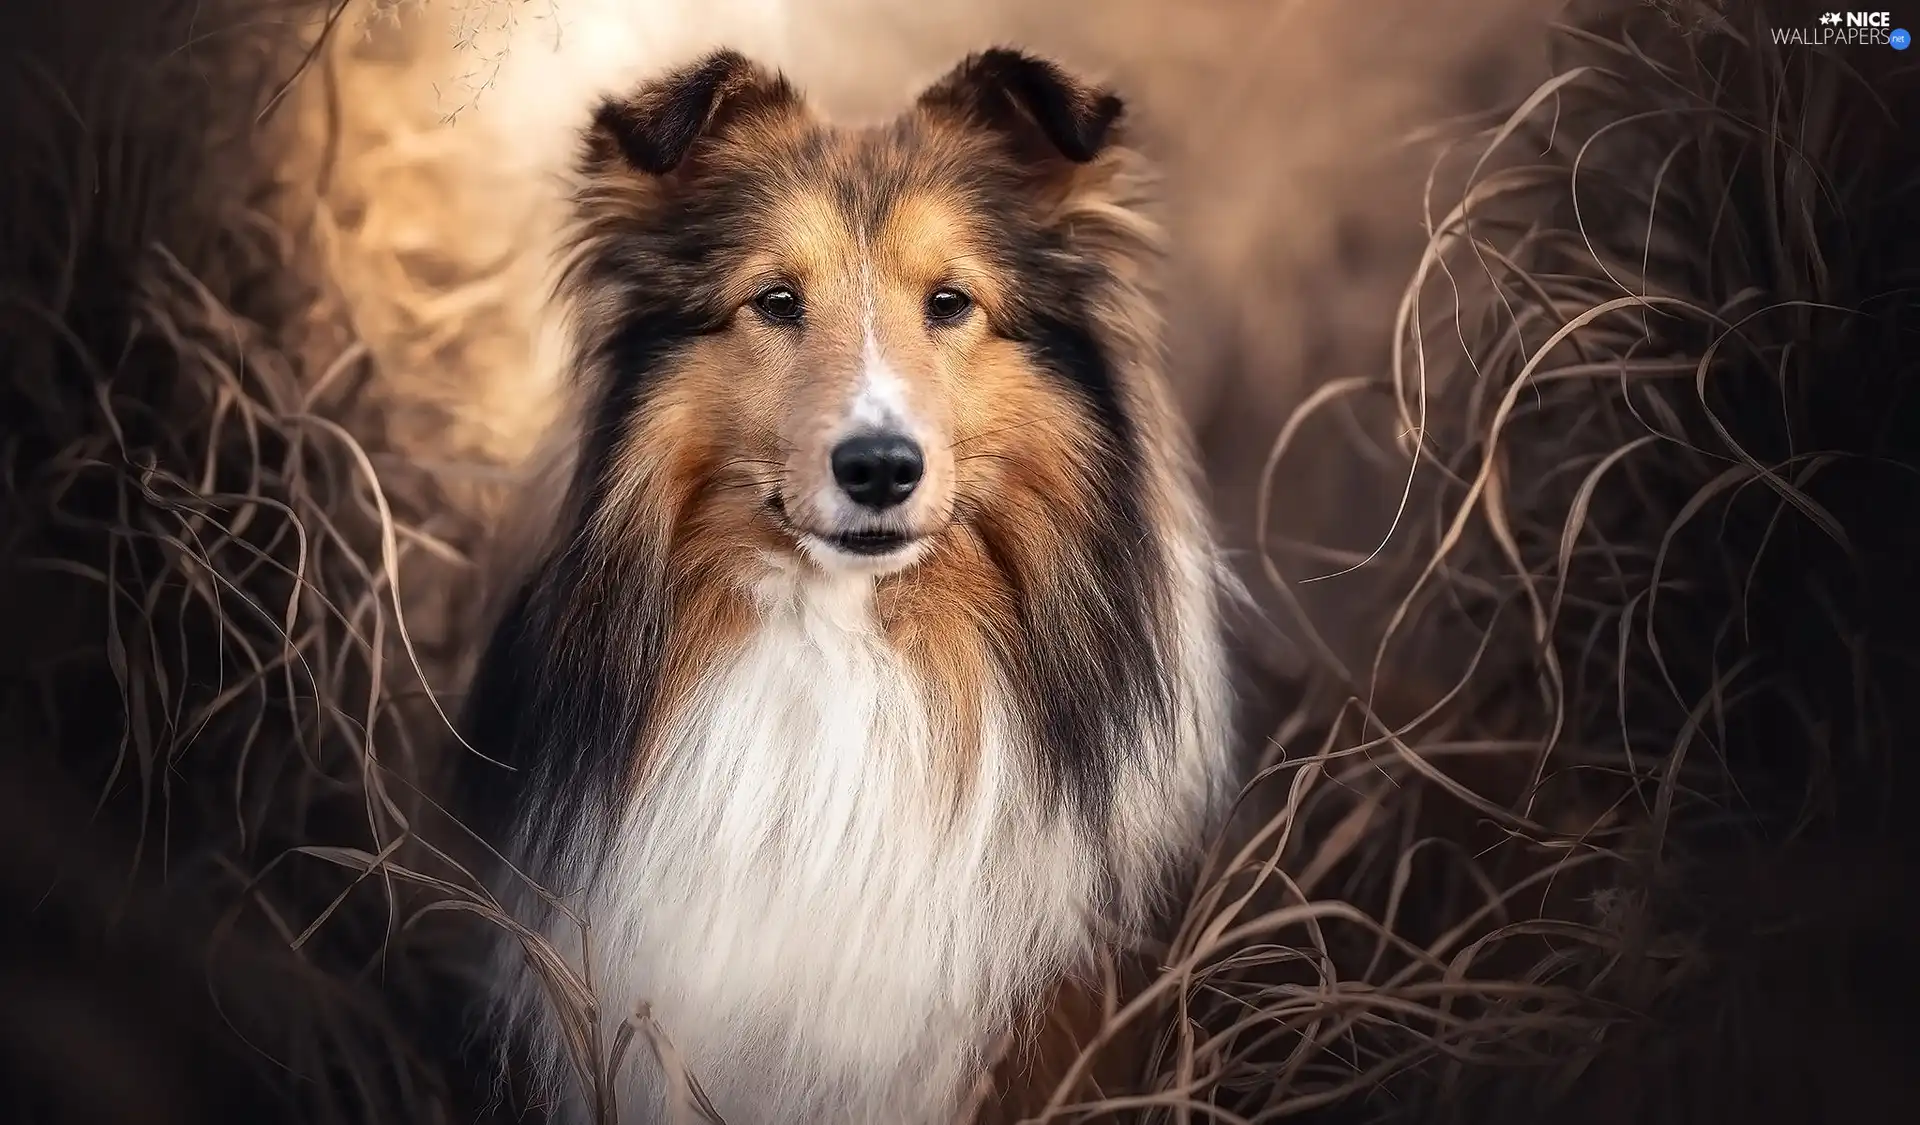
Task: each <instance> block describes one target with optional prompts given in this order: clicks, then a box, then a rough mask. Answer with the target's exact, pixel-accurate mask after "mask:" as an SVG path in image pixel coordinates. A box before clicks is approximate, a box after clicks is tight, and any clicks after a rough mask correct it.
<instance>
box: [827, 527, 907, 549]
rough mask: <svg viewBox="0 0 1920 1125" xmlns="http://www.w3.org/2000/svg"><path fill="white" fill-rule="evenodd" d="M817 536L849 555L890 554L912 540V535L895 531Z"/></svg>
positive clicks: (850, 532) (847, 532)
mask: <svg viewBox="0 0 1920 1125" xmlns="http://www.w3.org/2000/svg"><path fill="white" fill-rule="evenodd" d="M819 538H821V539H824V540H826V541H827V542H829V543H831V544H833V545H834V546H835V547H838V548H840V549H841V550H842V551H845V552H847V553H848V554H850V555H890V554H892V553H893V552H895V551H898V550H900V549H901V548H902V547H905V546H906V545H907V544H909V543H911V542H913V539H912V537H910V536H906V535H902V534H900V533H899V532H897V531H843V532H841V533H840V534H838V535H822V536H819Z"/></svg>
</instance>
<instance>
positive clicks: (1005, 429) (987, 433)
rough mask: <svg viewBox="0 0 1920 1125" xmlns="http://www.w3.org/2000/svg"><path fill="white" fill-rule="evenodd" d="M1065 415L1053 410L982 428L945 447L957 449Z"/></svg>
mask: <svg viewBox="0 0 1920 1125" xmlns="http://www.w3.org/2000/svg"><path fill="white" fill-rule="evenodd" d="M1065 416H1066V411H1064V410H1062V411H1055V412H1054V413H1052V414H1044V415H1040V416H1038V417H1034V418H1027V419H1024V420H1022V421H1019V422H1014V423H1012V424H1010V425H1006V426H997V427H995V428H994V429H991V430H983V431H981V432H980V433H977V434H968V435H967V436H966V437H963V438H958V439H955V440H954V442H953V443H952V444H951V445H949V446H947V448H948V449H958V448H960V447H961V446H963V445H966V444H968V443H969V442H975V441H980V440H981V439H983V438H990V437H993V436H994V435H996V434H1004V433H1010V432H1012V431H1014V430H1018V429H1023V428H1025V427H1027V426H1035V425H1039V424H1040V423H1042V422H1057V421H1059V420H1060V419H1061V418H1063V417H1065Z"/></svg>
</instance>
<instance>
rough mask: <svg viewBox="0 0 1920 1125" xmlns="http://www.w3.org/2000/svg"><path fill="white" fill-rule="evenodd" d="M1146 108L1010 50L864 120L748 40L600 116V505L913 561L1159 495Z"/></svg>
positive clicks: (759, 538) (587, 297)
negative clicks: (1133, 141) (803, 85)
mask: <svg viewBox="0 0 1920 1125" xmlns="http://www.w3.org/2000/svg"><path fill="white" fill-rule="evenodd" d="M1121 117H1122V105H1121V102H1120V100H1119V99H1118V98H1117V97H1115V96H1114V95H1113V94H1112V93H1109V92H1107V91H1104V90H1102V89H1099V88H1096V87H1094V86H1091V85H1089V84H1087V83H1085V82H1082V81H1080V80H1078V79H1076V78H1074V77H1072V76H1070V75H1069V74H1067V73H1066V72H1064V71H1063V70H1061V69H1060V68H1059V67H1057V66H1055V65H1054V64H1052V63H1050V62H1047V61H1044V60H1041V59H1037V58H1034V57H1032V56H1029V55H1026V54H1022V53H1019V52H1015V51H1008V50H995V51H988V52H985V53H982V54H979V55H975V56H973V57H970V58H968V59H967V60H965V61H964V62H963V63H961V64H960V65H959V66H958V67H957V68H956V69H954V70H953V71H952V72H951V73H949V74H948V75H946V76H945V77H944V78H942V79H941V80H940V81H939V82H937V83H935V84H934V85H933V86H931V87H930V88H929V89H927V90H926V91H925V92H924V93H923V94H922V95H921V96H920V97H919V98H918V99H917V100H916V101H915V103H914V104H913V105H912V106H911V107H910V108H909V109H908V110H907V111H906V112H905V113H903V114H902V115H901V116H899V117H898V118H896V119H895V120H893V121H891V122H888V123H886V124H884V125H880V126H876V127H869V128H863V129H841V128H836V127H833V126H831V125H828V124H826V123H823V122H822V121H821V120H819V119H818V118H817V117H816V116H815V115H814V114H813V113H812V112H811V111H810V110H809V108H808V106H807V105H806V103H805V101H804V100H803V98H802V97H801V95H800V93H799V92H798V91H797V90H796V89H795V88H794V87H793V86H792V85H791V84H789V83H788V82H787V81H786V80H785V79H784V78H782V77H781V76H779V75H777V74H774V73H771V72H769V71H767V70H764V69H762V68H760V67H759V66H756V65H755V64H754V63H752V62H750V61H749V60H747V59H745V58H743V57H742V56H740V55H738V54H735V53H732V52H727V51H722V52H718V53H716V54H713V55H711V56H709V57H708V58H706V59H704V60H702V61H700V62H699V63H697V64H696V65H693V66H691V67H688V68H686V69H684V70H681V71H678V72H676V73H674V74H671V75H669V76H667V77H665V78H662V79H659V80H657V81H654V82H651V83H648V84H647V85H645V86H643V87H641V88H640V89H639V90H637V91H636V92H634V93H632V94H631V95H629V96H625V97H621V98H616V99H614V100H611V101H608V102H607V103H606V104H604V105H603V106H601V107H600V109H599V111H598V113H597V114H596V116H595V119H594V122H593V125H592V127H591V129H590V130H589V132H588V137H587V145H586V153H585V157H584V161H583V172H584V184H585V187H584V189H583V192H582V194H581V197H580V217H581V220H582V237H581V241H580V243H579V248H580V249H579V254H578V256H577V258H576V260H575V262H574V265H573V268H572V270H571V273H570V275H569V276H570V282H571V286H572V289H573V292H574V293H575V295H576V297H577V299H578V301H579V303H580V306H581V307H582V309H583V310H584V311H585V313H586V316H585V319H584V322H583V325H584V329H585V331H584V334H583V342H584V344H585V346H586V347H587V348H588V349H589V357H588V362H587V363H586V364H584V365H583V367H584V369H585V370H587V371H588V372H589V375H590V390H591V392H592V395H593V405H592V407H591V411H592V412H591V414H590V415H589V418H588V423H589V427H588V440H587V442H586V444H585V446H584V447H583V449H582V451H581V462H580V468H579V476H578V477H577V480H578V481H579V484H580V487H581V488H582V489H583V490H584V491H585V492H586V493H587V494H588V496H589V500H588V505H589V508H590V510H592V511H593V512H594V513H595V514H596V516H597V517H598V518H605V519H614V520H618V521H621V522H623V523H624V522H626V521H630V520H633V519H636V518H638V519H640V520H642V521H645V520H648V519H649V518H651V519H652V520H653V522H655V523H658V522H660V521H661V520H664V521H666V522H667V523H669V524H670V525H671V527H672V530H669V531H666V532H665V533H666V534H668V535H676V536H677V535H682V534H687V533H689V531H702V530H703V531H704V532H706V533H708V534H711V535H717V536H723V537H725V538H727V539H729V540H730V541H732V542H733V543H734V544H739V543H740V542H742V540H745V541H746V542H749V543H751V544H752V545H754V546H756V547H759V548H761V549H764V550H768V551H775V552H786V553H790V554H795V555H798V556H800V557H802V558H804V559H806V560H808V561H809V562H810V563H811V564H812V565H815V566H818V567H821V568H825V569H828V570H835V571H853V572H865V573H870V574H886V573H891V572H897V571H900V570H903V569H906V568H908V567H911V566H912V565H913V564H914V563H915V562H916V561H919V560H920V559H922V558H924V557H925V556H926V554H927V553H928V551H929V550H930V549H932V548H934V547H936V546H937V545H938V544H939V543H940V541H941V539H942V537H943V536H947V535H949V534H950V533H953V532H955V531H956V530H962V529H970V530H971V532H972V533H975V534H978V535H986V536H987V537H988V538H991V537H992V532H991V529H989V528H987V526H986V525H988V524H992V525H995V527H997V529H998V531H999V532H1000V533H1001V535H1002V536H1003V537H1004V536H1009V535H1010V536H1014V537H1024V538H1028V539H1031V538H1035V537H1040V536H1044V535H1046V534H1047V533H1048V532H1049V531H1050V530H1055V529H1059V528H1064V527H1067V526H1070V525H1072V524H1073V523H1074V522H1075V521H1076V520H1107V521H1108V522H1111V508H1112V506H1113V505H1115V504H1122V505H1132V506H1136V507H1137V506H1139V504H1140V503H1141V502H1142V498H1141V497H1140V496H1139V495H1137V494H1138V493H1139V492H1140V490H1141V480H1140V479H1139V478H1141V476H1142V473H1141V471H1140V462H1141V461H1142V459H1143V458H1145V457H1147V456H1148V454H1147V453H1145V452H1143V449H1144V448H1145V447H1146V446H1148V445H1150V444H1151V443H1152V442H1153V441H1155V440H1158V438H1157V435H1152V434H1144V435H1143V433H1142V428H1143V417H1142V416H1143V415H1152V414H1155V413H1156V412H1163V410H1164V408H1163V407H1161V406H1160V405H1159V403H1158V399H1156V398H1155V397H1154V395H1153V393H1152V389H1151V388H1143V387H1142V386H1140V385H1139V383H1140V381H1141V377H1140V376H1139V375H1138V374H1137V373H1136V372H1135V371H1134V370H1133V368H1134V367H1135V366H1137V365H1138V363H1139V361H1140V359H1141V355H1142V354H1143V353H1144V352H1148V351H1150V350H1151V346H1152V345H1151V338H1152V335H1153V333H1152V327H1151V325H1150V324H1149V323H1146V321H1147V319H1148V317H1149V311H1148V310H1149V306H1148V305H1147V304H1146V303H1145V302H1143V301H1142V300H1140V295H1139V292H1138V287H1139V284H1140V282H1141V279H1142V277H1143V275H1144V272H1145V270H1144V267H1145V265H1146V259H1147V258H1148V257H1149V256H1150V252H1151V251H1150V247H1151V244H1152V238H1151V233H1152V232H1151V228H1150V227H1149V226H1148V224H1147V223H1146V221H1145V220H1144V219H1142V218H1141V217H1140V216H1139V214H1138V213H1137V212H1136V211H1135V210H1133V209H1132V205H1133V204H1134V203H1135V202H1136V200H1135V199H1134V194H1135V193H1136V192H1137V191H1138V188H1139V176H1138V171H1137V168H1136V165H1135V162H1134V160H1133V158H1132V156H1131V154H1130V153H1129V152H1128V151H1127V150H1126V149H1125V148H1124V146H1123V145H1122V143H1121V141H1122V136H1121V134H1122V124H1121ZM1156 424H1157V423H1155V422H1153V421H1152V420H1150V419H1149V420H1147V421H1146V422H1145V425H1146V426H1147V427H1148V428H1152V427H1153V426H1155V425H1156ZM1134 518H1139V517H1138V515H1137V514H1136V516H1135V517H1134Z"/></svg>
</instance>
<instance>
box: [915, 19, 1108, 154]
mask: <svg viewBox="0 0 1920 1125" xmlns="http://www.w3.org/2000/svg"><path fill="white" fill-rule="evenodd" d="M918 105H919V106H920V108H921V109H922V110H923V111H925V112H927V113H930V114H934V115H939V116H946V117H948V118H949V119H957V120H959V121H962V122H965V123H968V124H971V125H974V126H976V127H980V128H985V129H989V130H992V131H993V132H995V133H997V134H999V135H1000V136H1001V138H1002V139H1003V140H1004V141H1005V142H1006V143H1007V144H1008V146H1009V148H1010V151H1011V152H1012V153H1013V155H1014V156H1015V158H1016V159H1019V160H1021V161H1023V162H1026V163H1029V164H1032V165H1037V166H1039V167H1041V168H1044V167H1046V166H1048V165H1053V166H1058V165H1060V164H1061V163H1062V162H1064V163H1065V164H1067V165H1069V166H1070V165H1076V164H1086V163H1089V162H1091V161H1092V160H1094V159H1095V158H1096V157H1098V156H1099V155H1100V154H1101V153H1102V152H1105V151H1106V150H1107V149H1108V148H1110V147H1112V146H1113V145H1114V144H1115V143H1117V141H1118V140H1119V133H1120V130H1119V124H1120V118H1121V115H1122V113H1124V112H1125V109H1126V106H1125V103H1123V102H1122V101H1121V100H1120V98H1119V97H1118V96H1117V95H1115V94H1114V93H1113V92H1112V91H1110V90H1106V89H1102V88H1100V87H1098V86H1094V85H1090V84H1088V83H1086V82H1083V81H1081V80H1080V79H1078V78H1075V77H1074V76H1073V75H1071V74H1068V73H1067V72H1066V71H1065V70H1063V69H1061V68H1060V67H1059V66H1057V65H1055V64H1054V63H1052V62H1049V61H1048V60H1046V59H1042V58H1036V57H1035V56H1033V55H1029V54H1026V53H1025V52H1022V51H1015V50H1010V49H1007V48H996V49H994V50H991V51H982V52H981V53H979V54H976V55H969V56H968V57H967V58H966V59H964V60H963V61H962V62H961V63H960V65H959V66H956V67H954V68H953V70H951V71H949V72H948V73H947V75H946V77H944V78H942V79H940V80H939V81H938V82H936V83H934V84H933V85H932V86H930V87H928V89H927V90H926V92H925V93H923V94H921V95H920V99H919V102H918Z"/></svg>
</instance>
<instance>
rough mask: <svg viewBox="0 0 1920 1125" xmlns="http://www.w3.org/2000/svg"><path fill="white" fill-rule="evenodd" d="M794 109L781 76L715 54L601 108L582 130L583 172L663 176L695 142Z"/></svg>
mask: <svg viewBox="0 0 1920 1125" xmlns="http://www.w3.org/2000/svg"><path fill="white" fill-rule="evenodd" d="M801 108H802V106H801V99H800V95H799V93H798V92H797V91H796V90H795V89H794V88H793V86H792V85H791V84H790V83H788V81H787V80H786V78H785V77H784V76H782V75H780V74H778V73H776V72H773V71H769V70H767V69H765V68H763V67H761V66H758V65H756V64H755V63H754V62H752V61H751V60H750V59H748V58H747V57H746V56H745V55H742V54H740V53H739V52H737V51H729V50H720V51H715V52H714V53H712V54H710V55H708V56H707V57H705V58H704V59H701V60H700V61H699V62H696V63H694V64H692V65H690V66H687V67H684V68H682V69H680V70H677V71H674V72H673V73H671V74H668V75H666V76H665V77H663V78H658V79H655V80H654V81H651V82H648V83H646V84H645V85H643V86H641V87H640V88H639V89H638V90H636V91H634V92H633V93H632V94H630V95H627V96H625V97H615V98H609V99H608V100H607V101H606V102H604V103H602V104H601V106H600V108H599V110H598V111H597V112H596V113H595V114H594V116H593V125H592V127H591V128H590V129H589V130H588V131H587V165H588V167H589V168H597V169H603V170H604V169H607V168H609V167H611V166H615V165H617V164H618V163H625V164H626V165H628V166H630V167H632V168H634V169H636V170H638V171H640V172H644V173H646V174H647V175H650V176H665V175H668V174H670V173H672V172H674V171H676V170H677V169H679V168H681V167H682V165H684V164H686V163H687V160H688V157H689V156H690V155H692V154H693V152H694V150H695V148H696V146H698V145H699V144H700V143H701V142H702V141H704V140H709V139H717V138H719V137H722V136H725V135H726V134H727V133H728V132H729V131H731V130H733V129H735V128H737V127H739V126H740V125H742V124H743V123H745V122H747V121H749V120H756V119H757V120H766V119H769V118H774V117H777V116H779V115H782V114H797V113H799V112H800V110H801Z"/></svg>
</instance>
